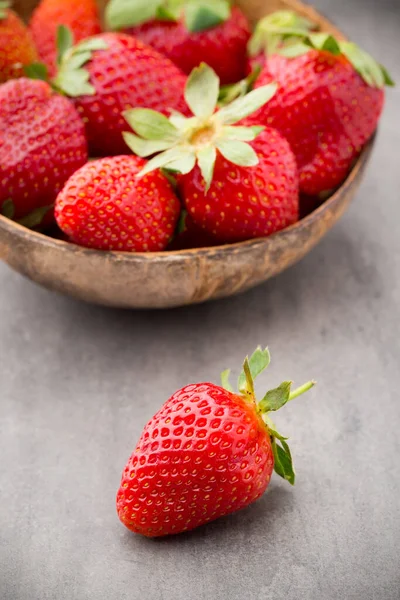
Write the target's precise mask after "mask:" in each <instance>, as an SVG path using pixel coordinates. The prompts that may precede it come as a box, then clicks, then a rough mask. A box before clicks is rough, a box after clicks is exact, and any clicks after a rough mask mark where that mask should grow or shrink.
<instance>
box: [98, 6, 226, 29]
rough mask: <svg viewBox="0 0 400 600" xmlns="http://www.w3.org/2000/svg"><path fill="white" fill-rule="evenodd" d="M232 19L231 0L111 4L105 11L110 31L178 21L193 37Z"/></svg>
mask: <svg viewBox="0 0 400 600" xmlns="http://www.w3.org/2000/svg"><path fill="white" fill-rule="evenodd" d="M230 15H231V6H230V1H229V0H110V2H109V3H108V4H107V7H106V11H105V21H106V26H107V28H108V29H111V30H118V29H124V28H126V27H136V26H138V25H142V24H143V23H147V22H148V21H151V20H153V19H157V20H161V21H175V22H176V21H179V20H180V18H181V17H182V16H183V19H184V22H185V25H186V27H187V29H188V30H189V31H191V32H192V33H195V32H199V31H204V30H205V29H210V28H212V27H216V26H217V25H219V24H221V23H223V22H225V21H226V20H227V19H229V17H230Z"/></svg>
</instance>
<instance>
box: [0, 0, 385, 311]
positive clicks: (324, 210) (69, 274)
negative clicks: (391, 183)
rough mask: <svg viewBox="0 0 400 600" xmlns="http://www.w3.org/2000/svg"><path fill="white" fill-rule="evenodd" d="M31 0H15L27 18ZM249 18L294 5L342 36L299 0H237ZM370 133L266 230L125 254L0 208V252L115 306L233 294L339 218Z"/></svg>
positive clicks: (23, 267)
mask: <svg viewBox="0 0 400 600" xmlns="http://www.w3.org/2000/svg"><path fill="white" fill-rule="evenodd" d="M36 3H37V2H35V1H34V0H17V1H16V2H14V7H15V6H16V7H17V10H18V12H19V13H20V14H21V15H22V16H23V17H24V18H28V17H29V14H30V12H31V10H32V9H33V7H34V6H35V4H36ZM239 4H241V5H242V8H243V9H244V10H245V12H246V13H247V14H248V16H249V17H250V19H251V20H252V21H255V20H257V19H259V18H260V17H262V16H264V15H265V14H267V13H268V12H272V11H274V10H277V9H282V8H288V7H289V8H294V9H295V10H297V11H298V12H299V13H301V14H302V15H304V16H306V17H308V18H310V19H311V20H313V21H315V22H317V23H318V24H319V25H320V26H321V28H323V29H324V30H327V31H330V32H332V33H334V34H335V35H337V36H339V37H342V38H343V37H344V36H343V35H342V34H340V32H338V31H337V30H336V28H335V27H334V26H333V25H332V24H331V23H329V22H328V21H327V20H326V19H325V18H324V17H322V16H321V15H319V14H318V13H316V11H315V10H314V9H312V8H311V7H308V6H305V5H303V4H301V3H299V2H298V1H297V0H241V2H239ZM373 143H374V140H371V141H370V143H369V144H368V145H367V147H366V148H365V149H364V151H363V152H362V154H361V156H360V158H359V159H358V161H357V163H356V165H355V166H354V168H353V170H352V172H351V173H350V175H349V177H348V178H347V180H346V181H345V182H344V184H343V185H342V186H341V187H340V188H339V189H338V190H337V191H336V193H335V194H334V195H333V196H332V197H331V198H329V200H327V201H326V202H325V203H324V204H323V205H322V206H321V207H320V208H318V209H317V210H316V211H314V212H313V213H312V214H310V215H309V216H307V217H306V218H305V219H303V220H301V221H300V222H299V223H297V224H295V225H293V226H291V227H289V228H288V229H286V230H284V231H281V232H279V233H276V234H275V235H272V236H271V237H269V238H264V239H258V240H252V241H248V242H242V243H239V244H230V245H226V246H220V247H215V248H206V249H196V250H186V251H175V252H162V253H152V254H141V253H137V254H130V253H125V252H100V251H97V250H88V249H85V248H80V247H78V246H76V245H73V244H69V243H67V242H63V241H58V240H55V239H52V238H49V237H47V236H45V235H42V234H40V233H36V232H33V231H29V230H28V229H25V228H24V227H21V226H20V225H17V224H16V223H14V222H12V221H10V220H8V219H6V218H4V217H2V216H0V258H2V259H3V260H4V261H5V262H6V263H7V264H8V265H10V267H12V268H13V269H15V270H16V271H18V272H20V273H21V274H23V275H25V276H27V277H29V278H30V279H32V280H34V281H36V282H37V283H39V284H41V285H43V286H45V287H47V288H49V289H52V290H56V291H58V292H62V293H64V294H69V295H71V296H74V297H76V298H79V299H81V300H85V301H87V302H92V303H95V304H101V305H104V306H114V307H121V308H169V307H176V306H183V305H187V304H195V303H200V302H205V301H207V300H212V299H215V298H223V297H227V296H231V295H234V294H238V293H239V292H243V291H245V290H247V289H250V288H251V287H253V286H256V285H258V284H260V283H262V282H264V281H266V280H267V279H269V278H270V277H273V276H274V275H277V274H278V273H280V272H281V271H283V270H284V269H286V268H287V267H289V266H290V265H293V264H294V263H296V262H297V261H299V260H300V259H301V258H303V257H304V256H305V255H306V254H307V253H308V252H309V251H310V250H311V249H312V248H313V247H314V246H315V245H316V244H317V243H318V242H319V241H320V240H321V238H322V237H323V236H324V235H325V234H326V233H327V232H328V231H329V230H330V229H331V228H332V227H333V225H334V224H335V223H336V222H337V221H338V220H339V219H340V217H341V216H342V215H343V213H344V211H345V210H346V208H347V207H348V205H349V204H350V202H351V200H352V199H353V197H354V195H355V194H356V192H357V189H358V186H359V184H360V182H361V179H362V176H363V173H364V169H365V167H366V165H367V163H368V159H369V156H370V153H371V149H372V147H373Z"/></svg>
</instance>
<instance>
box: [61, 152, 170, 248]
mask: <svg viewBox="0 0 400 600" xmlns="http://www.w3.org/2000/svg"><path fill="white" fill-rule="evenodd" d="M145 162H146V161H144V160H143V159H141V158H138V157H136V156H115V157H112V158H102V159H100V160H97V161H93V162H90V163H88V164H86V165H85V166H83V167H82V168H81V169H79V171H77V172H76V173H74V174H73V175H72V177H71V178H70V179H69V180H68V181H67V183H66V185H65V187H64V189H63V190H62V191H61V193H60V194H59V196H58V198H57V201H56V207H55V215H56V220H57V224H58V226H59V227H60V229H61V230H62V231H63V232H64V233H65V234H66V235H67V236H68V237H69V238H70V239H71V240H72V241H73V242H75V243H76V244H79V245H80V246H86V247H87V248H97V249H98V250H125V251H127V252H152V251H157V250H164V249H165V248H166V246H167V244H168V243H169V241H170V239H171V238H172V235H173V233H174V229H175V225H176V223H177V220H178V217H179V211H180V203H179V200H178V198H177V197H176V196H175V194H174V191H173V188H172V185H171V184H170V182H169V181H168V179H167V178H166V177H165V176H164V175H162V174H161V172H160V171H153V172H152V173H150V174H148V175H146V176H145V177H143V178H142V179H137V178H136V177H135V175H136V173H138V172H139V171H140V170H141V169H143V167H144V165H145Z"/></svg>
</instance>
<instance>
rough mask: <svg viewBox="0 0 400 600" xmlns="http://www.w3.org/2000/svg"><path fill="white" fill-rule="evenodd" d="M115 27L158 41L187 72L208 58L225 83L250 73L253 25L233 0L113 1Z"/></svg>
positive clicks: (110, 16) (109, 18)
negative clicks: (247, 68) (248, 69)
mask: <svg viewBox="0 0 400 600" xmlns="http://www.w3.org/2000/svg"><path fill="white" fill-rule="evenodd" d="M106 22H107V24H108V27H109V29H118V30H120V29H122V30H123V31H125V32H126V33H131V34H132V35H134V36H135V37H136V38H137V39H139V40H141V41H142V42H144V43H145V44H148V45H149V46H152V47H153V48H155V49H156V50H158V51H159V52H161V53H162V54H164V55H165V56H167V57H168V58H169V59H170V60H172V62H174V63H175V64H176V65H178V67H180V68H181V69H182V71H184V72H185V73H187V74H190V73H191V71H192V70H193V69H194V68H195V67H197V66H198V65H199V64H200V63H202V62H205V63H206V64H208V65H209V66H210V67H212V68H213V69H214V70H215V71H216V73H217V74H218V75H219V77H220V78H221V82H222V83H223V84H228V83H234V82H236V81H238V80H239V79H242V78H243V77H244V76H245V73H246V64H247V54H246V46H247V43H248V41H249V39H250V35H251V33H250V25H249V22H248V20H247V18H246V16H245V15H244V14H243V12H242V11H241V10H240V9H239V8H238V7H236V6H231V3H230V2H229V0H167V1H166V0H153V1H152V0H150V1H149V0H130V2H126V1H125V0H111V1H110V2H109V3H108V5H107V8H106Z"/></svg>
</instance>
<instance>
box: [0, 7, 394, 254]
mask: <svg viewBox="0 0 400 600" xmlns="http://www.w3.org/2000/svg"><path fill="white" fill-rule="evenodd" d="M105 21H106V25H107V30H108V31H107V32H106V33H101V26H100V20H99V15H98V12H97V8H96V4H95V1H94V0H69V1H68V2H64V1H61V0H42V1H41V3H40V4H39V6H38V7H37V9H36V11H35V12H34V14H33V16H32V19H31V22H30V24H29V28H27V27H25V25H24V24H23V23H22V22H21V21H20V19H19V18H18V17H17V15H16V14H15V13H14V12H13V11H12V10H11V8H10V5H9V3H8V2H5V1H4V0H0V83H1V85H0V212H1V213H2V214H3V215H5V216H7V217H9V218H12V219H15V220H16V221H18V222H19V223H21V224H23V225H25V226H27V227H32V228H41V229H42V230H45V231H52V228H54V223H55V222H56V223H57V226H58V228H59V230H61V232H62V235H63V237H64V238H65V239H67V240H69V241H71V242H73V243H76V244H79V245H82V246H85V247H88V248H96V249H101V250H121V251H130V252H152V251H162V250H166V249H181V248H190V247H200V246H210V245H216V244H223V243H233V242H238V241H243V240H248V239H252V238H256V237H264V236H268V235H270V234H272V233H274V232H277V231H279V230H281V229H284V228H286V227H288V226H290V225H292V224H293V223H295V222H296V221H298V219H299V218H300V216H302V214H303V213H304V212H305V210H306V208H305V207H308V208H307V210H310V207H312V208H313V207H316V206H318V205H319V204H320V203H321V202H322V201H323V200H324V199H326V198H327V197H328V196H329V195H330V194H331V193H332V192H333V191H334V190H335V189H336V188H337V187H338V186H339V185H340V184H341V183H342V182H343V181H344V180H345V178H346V177H347V175H348V173H349V171H350V170H351V168H352V165H353V164H354V161H355V160H356V159H357V157H358V156H359V154H360V152H361V151H362V149H363V147H364V145H365V144H366V143H367V142H368V140H369V139H370V138H371V136H372V135H373V133H374V131H375V129H376V127H377V123H378V120H379V117H380V114H381V111H382V108H383V104H384V91H383V88H384V86H385V85H393V82H392V81H391V79H390V76H389V74H388V73H387V71H386V70H385V69H384V67H382V66H381V65H380V64H378V63H377V62H376V61H375V60H374V59H373V58H372V57H371V56H370V55H368V54H367V53H366V52H364V51H362V50H361V49H360V48H358V47H357V46H356V45H355V44H353V43H351V42H347V41H341V40H336V39H335V38H334V37H333V36H332V35H329V34H327V33H324V32H319V31H316V28H315V26H314V24H313V23H311V22H309V21H308V20H306V19H304V18H302V17H300V16H298V15H296V14H295V13H293V12H290V11H280V12H277V13H274V14H272V15H269V16H268V17H266V18H265V19H263V20H262V21H261V22H260V23H259V24H258V25H257V27H256V29H255V31H254V32H253V34H252V33H251V31H250V26H249V23H248V21H247V19H246V17H245V15H244V14H243V13H242V12H241V10H240V9H239V8H238V7H236V6H233V5H232V3H231V2H230V1H229V0H110V1H109V3H108V5H107V7H106V14H105ZM89 157H91V158H90V159H89Z"/></svg>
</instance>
